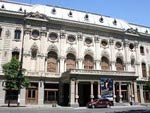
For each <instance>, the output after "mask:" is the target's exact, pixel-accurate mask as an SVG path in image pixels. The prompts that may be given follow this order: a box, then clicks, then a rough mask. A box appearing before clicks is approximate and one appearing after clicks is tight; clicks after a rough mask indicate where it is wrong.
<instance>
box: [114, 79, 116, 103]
mask: <svg viewBox="0 0 150 113" xmlns="http://www.w3.org/2000/svg"><path fill="white" fill-rule="evenodd" d="M113 103H114V104H115V103H116V92H115V81H114V82H113Z"/></svg>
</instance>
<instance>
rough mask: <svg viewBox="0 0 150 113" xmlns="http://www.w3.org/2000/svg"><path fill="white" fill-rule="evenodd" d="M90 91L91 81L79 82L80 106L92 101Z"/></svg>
mask: <svg viewBox="0 0 150 113" xmlns="http://www.w3.org/2000/svg"><path fill="white" fill-rule="evenodd" d="M90 93H91V86H90V83H88V82H87V83H86V82H84V83H79V106H86V104H87V103H88V102H90V100H91V99H90Z"/></svg>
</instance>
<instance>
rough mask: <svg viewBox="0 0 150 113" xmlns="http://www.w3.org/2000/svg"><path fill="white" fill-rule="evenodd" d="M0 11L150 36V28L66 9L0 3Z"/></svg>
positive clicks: (7, 2) (3, 0) (9, 2)
mask: <svg viewBox="0 0 150 113" xmlns="http://www.w3.org/2000/svg"><path fill="white" fill-rule="evenodd" d="M0 10H7V11H15V12H23V11H24V10H26V12H27V13H29V12H39V13H41V14H44V15H46V16H48V17H50V18H58V19H63V20H70V21H76V22H81V23H88V24H95V25H99V26H105V27H110V28H117V29H121V30H124V31H127V30H128V29H132V30H136V31H138V32H139V33H143V34H150V27H146V26H141V25H135V24H131V23H128V22H126V21H124V20H121V19H117V18H112V17H109V16H104V15H98V14H94V13H89V12H84V11H78V10H74V9H67V8H62V7H57V6H50V5H38V4H37V5H30V4H24V3H17V2H11V1H5V0H2V1H0Z"/></svg>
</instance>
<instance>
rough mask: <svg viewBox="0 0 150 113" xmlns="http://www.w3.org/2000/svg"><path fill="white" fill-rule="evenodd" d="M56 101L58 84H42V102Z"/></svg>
mask: <svg viewBox="0 0 150 113" xmlns="http://www.w3.org/2000/svg"><path fill="white" fill-rule="evenodd" d="M51 103H56V104H57V103H58V84H54V83H53V84H52V83H45V84H44V104H51Z"/></svg>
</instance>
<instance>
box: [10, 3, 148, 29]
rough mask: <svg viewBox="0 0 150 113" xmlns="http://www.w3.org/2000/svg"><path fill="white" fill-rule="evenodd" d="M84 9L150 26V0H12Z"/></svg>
mask: <svg viewBox="0 0 150 113" xmlns="http://www.w3.org/2000/svg"><path fill="white" fill-rule="evenodd" d="M11 1H17V2H24V3H29V4H30V3H31V4H49V5H54V6H60V7H65V8H71V9H76V10H82V11H87V12H92V13H97V14H102V15H106V16H111V17H113V18H119V19H123V20H125V21H128V22H130V23H135V24H139V25H144V26H148V27H150V0H11Z"/></svg>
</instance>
